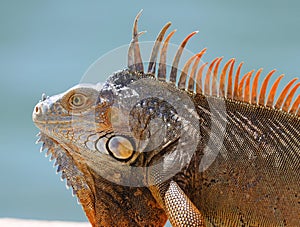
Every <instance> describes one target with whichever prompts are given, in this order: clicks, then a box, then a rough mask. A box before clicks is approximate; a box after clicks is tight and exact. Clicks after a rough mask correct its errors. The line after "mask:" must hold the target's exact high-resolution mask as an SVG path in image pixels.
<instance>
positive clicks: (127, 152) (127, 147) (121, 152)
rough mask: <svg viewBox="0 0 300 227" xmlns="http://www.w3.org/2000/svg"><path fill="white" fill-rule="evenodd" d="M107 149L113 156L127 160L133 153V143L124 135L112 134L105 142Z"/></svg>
mask: <svg viewBox="0 0 300 227" xmlns="http://www.w3.org/2000/svg"><path fill="white" fill-rule="evenodd" d="M107 150H108V151H109V152H110V153H111V155H113V157H114V158H116V159H119V160H123V161H125V160H128V159H129V158H131V157H132V155H133V154H134V146H133V143H132V142H131V141H130V140H129V139H128V138H126V137H124V136H114V137H112V138H110V139H109V141H108V143H107Z"/></svg>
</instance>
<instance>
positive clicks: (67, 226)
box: [0, 218, 91, 227]
mask: <svg viewBox="0 0 300 227" xmlns="http://www.w3.org/2000/svg"><path fill="white" fill-rule="evenodd" d="M0 226H1V227H48V226H51V227H71V226H72V227H73V226H74V227H91V225H90V224H89V223H87V222H64V221H37V220H25V219H12V218H0Z"/></svg>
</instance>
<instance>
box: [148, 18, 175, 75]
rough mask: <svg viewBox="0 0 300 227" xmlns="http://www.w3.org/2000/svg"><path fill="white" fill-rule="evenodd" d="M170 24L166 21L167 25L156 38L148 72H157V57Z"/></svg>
mask: <svg viewBox="0 0 300 227" xmlns="http://www.w3.org/2000/svg"><path fill="white" fill-rule="evenodd" d="M170 26H171V22H168V23H166V25H165V26H164V27H163V28H162V29H161V31H160V32H159V34H158V36H157V38H156V40H155V43H154V45H153V47H152V52H151V56H150V59H149V65H148V73H150V74H155V67H156V59H157V55H158V52H159V48H160V45H161V42H162V40H163V38H164V36H165V33H166V31H167V30H168V28H169V27H170Z"/></svg>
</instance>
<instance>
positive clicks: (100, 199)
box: [33, 15, 300, 227]
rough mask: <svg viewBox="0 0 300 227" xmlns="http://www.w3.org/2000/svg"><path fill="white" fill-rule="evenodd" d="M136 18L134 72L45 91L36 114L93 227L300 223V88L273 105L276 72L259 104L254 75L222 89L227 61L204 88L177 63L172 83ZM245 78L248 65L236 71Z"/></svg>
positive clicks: (42, 137) (47, 144) (214, 69)
mask: <svg viewBox="0 0 300 227" xmlns="http://www.w3.org/2000/svg"><path fill="white" fill-rule="evenodd" d="M138 17H139V15H138V16H137V19H138ZM137 19H136V21H135V26H134V32H133V41H132V43H131V46H130V48H129V49H130V51H134V54H129V62H130V63H131V64H129V66H128V69H125V70H122V71H119V72H116V73H114V74H113V75H111V76H110V77H109V78H108V79H107V81H106V83H105V84H104V86H103V87H101V86H99V85H91V84H86V85H84V84H81V85H78V86H76V87H73V88H71V89H70V90H69V91H67V92H65V93H63V94H61V95H57V96H52V97H50V98H43V100H42V101H40V102H39V103H38V104H37V105H36V107H35V108H34V112H33V121H34V123H35V124H36V125H37V127H38V128H39V129H40V130H41V134H40V141H43V142H44V143H43V149H45V148H47V149H48V153H49V154H51V155H52V158H54V159H56V165H57V166H58V171H59V172H61V173H62V178H63V179H66V181H67V183H68V185H69V186H71V187H72V189H73V192H74V194H76V195H77V196H78V198H79V201H80V203H81V204H82V206H83V209H84V211H85V213H86V215H87V217H88V219H89V221H90V222H91V224H92V225H93V226H95V227H98V226H163V225H164V224H165V222H166V220H167V218H168V219H169V220H170V222H171V223H172V225H174V226H201V227H203V226H299V225H300V200H299V198H300V174H299V170H300V146H299V144H300V137H299V133H300V118H299V103H300V101H299V100H300V99H299V96H298V98H297V99H296V101H295V102H294V104H293V106H292V107H290V102H291V97H292V96H293V94H294V92H295V91H296V89H297V88H298V87H299V86H300V84H298V85H296V86H295V87H294V88H293V89H292V90H291V92H290V93H288V92H287V90H288V89H287V90H286V91H285V90H284V91H283V93H282V94H283V95H281V96H280V98H279V100H281V99H284V98H285V95H286V94H288V96H287V98H286V101H285V103H284V104H282V102H281V101H280V102H281V103H280V102H277V103H276V105H275V106H272V103H273V98H272V95H273V94H274V91H276V88H274V86H273V88H272V89H271V92H270V94H271V95H269V97H268V99H267V100H266V101H267V102H266V104H265V100H264V96H265V88H266V85H267V82H266V81H268V79H267V80H265V81H264V82H263V85H262V89H261V93H260V97H259V101H258V102H256V96H257V94H256V93H255V92H254V93H252V97H251V98H252V99H251V101H250V98H249V97H250V96H249V83H250V82H249V81H250V80H248V79H247V78H250V77H249V75H251V72H250V73H248V74H246V75H245V76H244V77H243V79H242V80H241V81H242V82H240V83H239V81H238V80H237V81H236V83H235V84H234V88H233V89H232V88H231V87H230V86H229V85H228V87H227V90H226V91H224V87H223V88H222V86H221V85H222V83H223V85H224V81H223V79H224V78H223V79H220V81H223V82H220V83H221V85H220V88H219V89H216V76H217V75H218V67H219V64H220V61H221V60H222V59H221V58H217V59H215V60H214V61H213V62H212V63H211V64H210V66H209V70H208V73H207V74H206V78H205V83H204V89H202V87H201V86H202V82H201V77H199V78H198V77H197V78H195V75H193V73H192V74H191V75H189V76H187V74H186V71H185V70H186V68H188V67H184V69H183V73H182V74H181V76H180V78H179V83H178V85H175V82H176V67H175V66H174V65H173V68H172V71H171V74H172V75H171V76H170V78H172V79H171V81H169V82H167V81H166V78H165V75H164V73H165V72H164V70H165V68H164V67H165V65H163V64H160V65H159V69H158V71H159V76H158V78H156V77H155V76H154V75H153V72H155V68H153V64H150V65H151V67H152V68H151V70H150V71H151V73H144V72H143V65H142V64H141V59H140V54H139V49H138V45H137V44H138V42H137V37H138V34H139V33H138V32H137V29H136V23H137ZM169 26H170V24H167V25H166V26H165V27H164V28H163V29H162V32H163V33H164V32H165V31H166V29H167V28H168V27H169ZM161 34H162V33H160V35H159V36H158V40H162V37H163V35H161ZM173 34H174V32H173V33H171V34H170V35H169V36H168V37H167V39H166V40H167V41H165V43H164V48H163V51H162V56H161V58H163V55H165V54H166V53H165V52H164V51H166V45H165V44H166V43H167V42H168V40H169V39H170V37H171V36H172V35H173ZM194 34H195V33H191V35H189V36H188V37H187V38H186V39H185V40H184V42H183V43H182V44H181V47H184V45H185V44H186V42H187V40H188V39H189V38H190V37H191V36H193V35H194ZM155 45H156V44H155ZM156 46H157V45H156ZM154 49H155V48H154ZM204 52H205V51H202V52H200V54H198V55H195V56H193V58H192V60H194V59H196V58H197V57H198V58H200V57H201V56H202V54H203V53H204ZM180 54H181V53H180V51H179V52H177V55H176V56H177V57H176V58H175V59H179V58H180ZM133 56H134V59H135V61H133V60H132V58H133ZM151 59H155V54H154V55H153V56H151ZM192 60H189V61H188V62H187V64H186V65H188V66H189V65H190V64H191V62H192ZM176 61H177V60H176ZM162 62H164V59H163V60H161V62H160V63H162ZM195 62H197V61H195ZM198 62H199V61H198ZM132 64H133V65H132ZM174 64H175V65H176V64H178V62H177V63H176V62H175V63H174ZM214 64H215V65H214ZM230 64H231V66H230V67H231V69H230V71H229V76H228V78H232V68H233V64H234V60H230V61H229V62H228V63H227V64H226V65H225V66H224V69H223V70H222V73H221V75H220V76H221V77H222V76H224V75H225V74H226V73H227V71H226V70H227V69H228V68H230V67H229V65H230ZM202 70H203V68H202V69H201V67H200V69H199V73H198V75H200V76H201V75H202ZM174 73H175V74H174ZM239 73H240V67H239V68H238V70H237V73H236V75H237V76H236V78H238V76H239ZM272 73H273V72H272ZM272 73H271V74H272ZM271 74H269V75H268V76H267V78H269V77H270V76H271ZM211 75H212V84H211V85H210V81H209V79H210V76H211ZM187 79H189V81H188V87H184V82H183V81H186V80H187ZM193 80H196V82H197V84H194V82H193ZM255 80H256V79H254V81H255ZM228 81H229V82H230V83H229V82H228V83H229V84H231V83H232V81H231V80H230V79H228ZM245 81H246V82H245ZM200 82H201V86H199V84H200ZM244 82H245V83H246V85H245V88H244ZM255 83H256V82H253V87H255V86H256V85H255V86H254V84H255ZM194 86H195V88H196V92H193V91H192V90H193V89H192V88H193V87H194ZM179 87H180V88H179ZM253 89H254V88H253ZM255 89H256V87H255ZM224 92H226V93H227V95H224ZM282 97H283V98H282ZM270 103H271V104H270ZM281 106H282V107H281ZM297 110H298V113H297Z"/></svg>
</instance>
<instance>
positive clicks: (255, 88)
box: [251, 68, 263, 104]
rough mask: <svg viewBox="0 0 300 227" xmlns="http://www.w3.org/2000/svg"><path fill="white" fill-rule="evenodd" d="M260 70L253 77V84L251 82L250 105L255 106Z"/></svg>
mask: <svg viewBox="0 0 300 227" xmlns="http://www.w3.org/2000/svg"><path fill="white" fill-rule="evenodd" d="M262 70H263V69H262V68H260V69H259V70H258V71H257V72H256V74H255V76H254V79H253V82H252V94H251V103H252V104H257V85H258V78H259V76H260V74H261V72H262Z"/></svg>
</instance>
